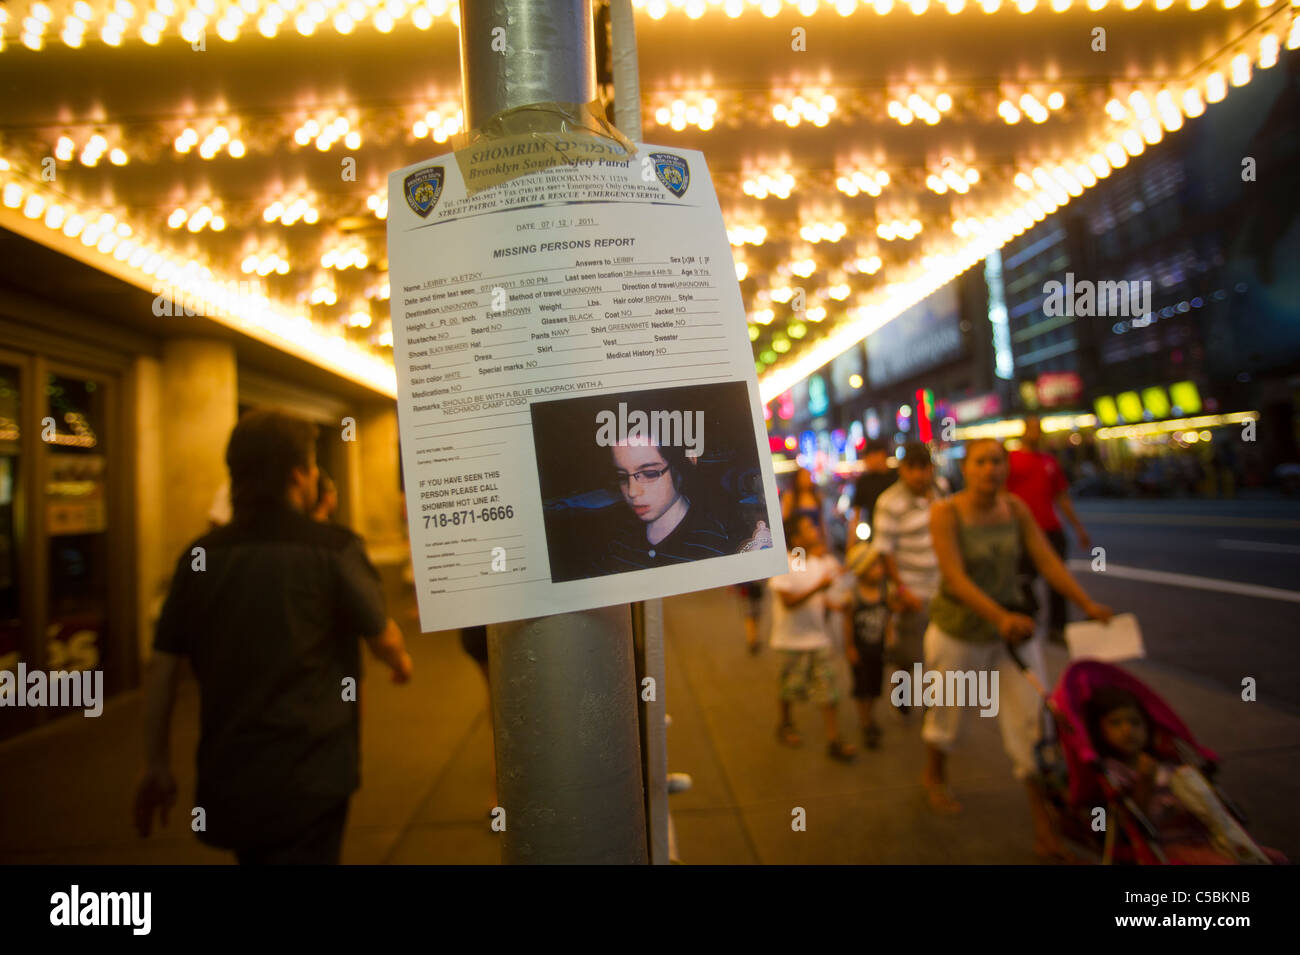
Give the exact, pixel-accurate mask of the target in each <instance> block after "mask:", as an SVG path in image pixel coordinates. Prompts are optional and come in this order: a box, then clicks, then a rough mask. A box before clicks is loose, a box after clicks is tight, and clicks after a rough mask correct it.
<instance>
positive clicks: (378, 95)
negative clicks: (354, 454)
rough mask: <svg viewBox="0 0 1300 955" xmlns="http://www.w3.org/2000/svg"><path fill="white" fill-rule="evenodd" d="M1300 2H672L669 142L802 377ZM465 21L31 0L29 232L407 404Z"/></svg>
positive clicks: (8, 151)
mask: <svg viewBox="0 0 1300 955" xmlns="http://www.w3.org/2000/svg"><path fill="white" fill-rule="evenodd" d="M1297 4H1300V0H1292V3H1291V5H1288V4H1287V3H1286V2H1284V0H1271V2H1269V0H1209V2H1207V0H1016V2H1004V0H984V2H982V3H975V2H968V0H948V2H946V3H943V4H940V3H934V2H930V0H913V2H911V3H909V4H903V3H894V2H893V0H877V2H875V3H874V4H868V3H860V2H855V0H836V2H826V0H822V2H820V3H819V2H816V0H797V2H791V0H787V2H784V3H783V2H781V0H718V2H706V0H642V2H635V3H634V5H635V6H636V7H637V8H638V15H637V30H638V41H639V50H640V70H641V83H642V106H643V114H644V118H645V131H644V132H645V138H646V139H647V140H648V141H651V142H655V143H661V144H666V145H677V146H682V147H689V148H695V149H700V150H702V151H703V152H704V153H705V155H706V157H707V158H708V160H709V165H710V169H711V170H712V172H713V175H714V178H715V180H716V182H717V186H718V191H719V197H720V200H721V202H722V206H723V209H724V212H725V214H726V219H727V225H728V229H729V231H730V232H731V234H732V237H733V245H734V246H735V254H736V259H737V263H738V272H739V271H741V270H743V272H744V277H743V279H742V282H741V287H742V291H743V293H744V298H745V303H746V307H747V309H748V312H749V319H750V327H751V332H750V335H751V340H752V341H753V343H754V354H755V360H756V363H757V367H758V369H759V375H760V379H761V380H762V382H763V392H764V395H765V396H767V397H771V396H772V395H774V394H777V393H779V392H780V391H781V390H783V389H784V388H785V387H788V386H789V385H790V384H792V383H793V382H794V381H796V380H798V379H799V378H801V377H803V376H804V375H806V374H808V373H809V372H811V371H812V370H814V369H815V368H816V367H818V366H820V365H821V364H823V363H824V362H825V361H827V360H829V359H830V358H831V357H833V355H835V354H837V353H838V352H840V351H842V350H843V349H844V348H846V347H848V346H850V345H852V344H853V343H854V342H856V341H859V340H861V339H862V338H863V337H864V336H865V335H866V334H867V333H869V331H870V330H872V329H873V328H875V327H879V325H880V324H882V323H883V322H885V321H888V320H889V319H890V318H892V317H893V316H894V315H896V314H897V313H898V312H900V311H901V310H902V309H903V308H905V307H906V306H907V305H909V304H911V303H912V302H914V301H916V300H917V299H919V298H921V297H923V296H924V295H925V294H927V293H928V292H929V291H930V290H932V289H934V288H936V287H938V286H940V285H942V284H944V283H946V282H947V281H949V280H950V279H951V278H953V277H954V276H956V275H957V274H959V273H960V272H961V271H963V270H964V269H966V268H969V267H970V266H971V265H973V264H975V263H976V262H978V261H979V260H980V259H982V258H983V256H984V255H985V254H987V253H988V252H989V251H990V250H992V249H993V248H996V247H998V246H999V245H1000V244H1001V243H1002V242H1004V241H1006V239H1007V238H1009V237H1010V236H1012V235H1014V234H1016V233H1017V232H1018V231H1023V229H1025V228H1027V227H1028V226H1029V225H1031V224H1032V223H1033V222H1034V221H1035V220H1037V219H1041V218H1042V217H1043V216H1045V215H1047V214H1050V213H1051V212H1052V211H1053V210H1055V209H1056V208H1058V207H1060V206H1061V205H1064V204H1065V203H1067V202H1068V201H1069V200H1070V198H1072V197H1073V196H1076V195H1079V194H1081V192H1082V191H1083V190H1084V189H1086V188H1088V187H1090V186H1092V185H1094V184H1095V183H1096V182H1097V181H1098V179H1099V178H1104V177H1105V176H1106V175H1108V174H1109V172H1110V171H1111V169H1112V168H1114V167H1116V166H1119V165H1123V164H1124V163H1126V162H1128V161H1131V159H1132V157H1134V156H1136V155H1139V154H1140V153H1141V152H1142V151H1143V150H1144V149H1145V148H1146V147H1147V146H1148V145H1149V144H1152V143H1156V142H1159V141H1160V140H1161V138H1162V137H1163V136H1165V135H1169V134H1170V133H1172V132H1175V131H1176V130H1178V129H1179V128H1180V127H1181V126H1182V125H1183V123H1184V122H1187V121H1194V118H1195V117H1196V116H1198V115H1200V113H1201V112H1203V111H1204V110H1205V109H1206V108H1210V109H1215V108H1226V107H1222V106H1215V105H1213V104H1215V103H1217V102H1219V101H1221V100H1223V99H1224V98H1225V96H1226V98H1227V101H1228V102H1231V90H1232V88H1233V86H1237V85H1242V84H1243V83H1246V82H1249V80H1250V78H1251V76H1252V75H1253V73H1254V72H1255V71H1257V70H1260V69H1268V68H1276V67H1274V64H1275V63H1277V61H1278V59H1279V58H1280V57H1284V56H1287V55H1291V54H1288V53H1287V52H1286V51H1287V50H1293V49H1295V47H1296V46H1297V45H1300V28H1297V26H1296V22H1297V20H1296V12H1297V11H1296V5H1297ZM457 20H458V17H457V16H456V10H455V5H454V4H452V5H449V4H447V3H446V2H445V0H421V2H419V3H409V2H405V0H343V2H340V0H239V2H235V0H198V2H192V0H95V2H89V0H79V2H68V0H57V2H51V0H45V2H28V0H10V2H9V3H8V4H7V5H5V6H3V7H0V21H3V49H2V50H0V95H2V96H3V103H4V107H3V111H2V112H0V182H2V183H3V190H4V191H3V200H4V201H3V207H2V208H0V226H3V227H5V228H8V229H10V230H12V231H15V232H18V233H20V234H22V235H25V236H27V237H29V238H31V239H34V240H36V241H38V242H41V243H43V244H45V245H48V246H50V247H52V248H55V249H57V250H60V251H63V252H65V253H67V254H70V255H74V256H75V257H77V258H79V259H81V260H82V261H85V262H88V263H89V264H92V265H95V266H96V267H98V268H101V269H103V270H104V271H107V272H110V273H111V274H114V275H117V276H118V277H120V278H123V279H126V280H127V281H130V282H132V283H134V284H137V285H140V286H142V287H145V288H151V289H152V288H153V287H154V286H155V285H156V284H157V283H164V284H166V285H168V286H171V287H172V288H174V289H176V290H177V291H178V292H179V293H180V294H181V295H185V294H187V293H191V294H194V295H202V296H204V297H206V298H207V299H209V300H213V299H217V297H218V296H219V294H220V293H221V292H222V291H223V290H224V291H225V293H226V295H227V296H228V297H227V298H224V299H217V300H218V305H219V306H220V308H216V309H214V308H213V306H211V305H210V306H209V307H208V310H209V311H210V312H212V311H214V310H215V311H217V312H218V313H219V317H221V320H222V321H224V322H225V323H226V324H229V325H231V326H233V327H236V328H239V329H240V330H242V331H244V332H246V333H247V334H249V335H251V336H253V337H255V338H258V339H261V340H262V341H265V342H269V343H271V344H274V345H276V346H278V347H281V348H283V349H285V350H286V351H290V352H292V353H295V354H299V355H302V356H303V357H306V358H308V359H309V360H312V361H315V362H316V363H318V364H321V365H324V366H325V367H328V368H331V369H332V370H335V371H338V372H340V373H342V374H344V375H347V376H348V377H350V378H352V379H354V380H357V381H362V382H364V383H366V384H369V385H370V386H372V387H374V388H377V389H378V390H380V391H383V392H386V393H389V394H391V393H393V388H394V385H393V372H392V367H391V358H390V357H389V355H388V352H387V349H388V347H389V345H390V343H391V330H390V328H389V324H388V308H387V301H386V295H387V276H386V271H385V269H386V253H385V248H384V246H385V234H384V222H383V218H382V215H383V214H384V212H385V211H386V210H385V207H384V204H383V198H384V189H385V181H386V176H387V173H388V172H389V171H390V170H392V169H396V168H399V167H401V166H404V165H407V164H410V163H413V162H417V161H419V160H420V159H422V158H426V157H428V156H432V155H436V154H438V153H440V152H443V151H445V150H446V149H447V148H448V147H447V145H446V143H447V140H448V137H454V135H455V134H456V133H457V132H459V131H460V120H459V95H460V93H459V86H460V83H459V52H458V37H457V30H458V26H457ZM1098 28H1101V29H1103V30H1104V31H1105V36H1104V46H1105V50H1104V51H1101V50H1098V49H1095V47H1098V46H1101V45H1102V44H1101V40H1100V39H1099V36H1100V35H1099V34H1098V33H1097V32H1096V31H1097V29H1098ZM799 30H802V32H801V33H800V32H798V31H799ZM200 37H202V44H201V45H202V47H203V49H202V50H196V49H194V48H193V47H194V46H197V45H199V44H198V43H197V42H196V41H198V40H199V38H200ZM800 46H802V47H803V49H799V47H800ZM1281 68H1283V69H1284V68H1285V67H1281ZM348 157H350V158H351V159H354V160H355V179H349V178H348V177H347V176H346V175H345V163H344V160H345V158H348ZM51 171H52V173H53V178H52V179H51V178H50V173H51ZM43 172H44V174H45V175H44V176H42V173H43ZM760 237H761V238H762V241H761V243H760V242H756V240H758V239H759V238H760ZM237 282H244V283H246V284H245V285H243V286H238V285H236V284H235V283H237ZM251 283H258V284H257V287H256V289H254V287H253V285H252V284H251ZM800 290H802V293H800ZM253 291H257V292H258V293H265V296H266V297H265V298H259V297H256V296H254V295H253V294H251V293H252V292H253ZM801 299H802V302H801ZM800 304H802V305H803V308H802V310H798V309H797V306H799V305H800ZM222 309H224V311H223V310H222Z"/></svg>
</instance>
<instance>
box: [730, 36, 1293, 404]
mask: <svg viewBox="0 0 1300 955" xmlns="http://www.w3.org/2000/svg"><path fill="white" fill-rule="evenodd" d="M1252 35H1253V38H1254V49H1255V51H1256V54H1255V56H1254V57H1253V58H1252V56H1251V55H1250V54H1248V53H1247V52H1246V49H1247V47H1246V46H1245V45H1244V44H1242V45H1234V46H1233V47H1232V48H1230V49H1228V50H1226V51H1224V53H1223V54H1222V55H1221V56H1220V57H1218V58H1217V59H1216V60H1215V61H1213V62H1212V63H1211V64H1209V66H1208V67H1207V68H1206V69H1205V70H1204V71H1203V72H1202V73H1201V75H1200V76H1199V77H1198V78H1197V79H1196V80H1195V81H1194V82H1191V83H1188V84H1186V85H1185V86H1184V87H1183V88H1182V89H1181V90H1178V89H1172V88H1169V87H1165V88H1163V89H1161V90H1160V91H1159V92H1157V93H1155V94H1154V95H1151V94H1150V93H1149V92H1143V91H1142V90H1137V89H1135V90H1133V91H1132V93H1130V95H1129V96H1128V98H1127V102H1124V101H1120V100H1119V99H1118V98H1115V99H1113V100H1112V101H1111V102H1110V103H1108V105H1107V113H1108V118H1109V119H1110V121H1111V128H1110V129H1109V130H1108V131H1107V132H1105V133H1104V134H1103V135H1102V137H1101V138H1100V139H1099V140H1097V141H1094V142H1093V143H1091V144H1090V145H1089V146H1088V147H1087V148H1085V149H1082V150H1081V151H1080V153H1079V154H1078V155H1076V157H1075V158H1073V159H1069V160H1065V161H1055V162H1050V163H1042V164H1040V165H1038V166H1036V167H1035V168H1034V169H1033V170H1032V171H1022V172H1020V173H1018V174H1017V176H1016V177H1015V185H1016V186H1017V187H1018V189H1019V190H1021V195H1022V198H1019V199H1017V198H1015V197H1014V196H1013V197H1012V198H1011V199H1010V200H1009V201H1005V202H1002V203H1000V204H998V205H996V206H994V207H991V208H987V207H986V208H984V209H982V210H980V211H979V212H978V213H972V214H970V215H967V216H965V217H962V218H957V217H955V219H954V222H953V224H952V231H953V234H954V236H955V237H956V240H958V241H954V242H951V243H943V244H942V247H941V248H938V249H936V250H934V251H933V252H932V253H931V254H930V255H927V256H925V257H924V258H923V259H922V261H921V263H920V268H917V266H916V264H915V263H913V264H912V265H911V266H910V267H905V268H904V269H903V270H902V272H903V277H902V278H900V279H899V280H897V281H893V282H890V283H889V284H887V285H886V286H885V288H884V289H883V290H880V291H877V292H874V293H869V294H867V295H864V296H859V297H858V299H857V303H856V304H855V305H853V306H851V307H849V308H847V309H845V310H844V313H843V316H844V317H843V319H842V320H840V321H839V322H836V323H832V324H831V327H830V329H829V331H828V334H826V335H825V336H824V337H822V338H820V339H818V340H816V341H814V342H811V343H810V344H808V345H806V346H805V347H804V348H802V349H800V350H799V351H798V352H797V353H796V354H794V355H793V356H792V358H791V359H789V360H787V361H786V362H784V363H782V364H780V365H778V364H777V363H778V361H779V359H780V356H781V354H782V353H783V352H788V351H789V350H790V349H789V348H788V347H784V348H783V349H781V350H778V349H777V348H775V347H769V348H767V349H764V350H763V351H762V352H761V353H760V354H759V356H758V360H757V361H756V362H755V367H756V369H757V370H758V373H759V376H760V391H761V393H762V396H763V399H764V400H770V399H771V398H772V397H774V396H775V395H778V394H780V393H781V392H782V391H784V390H786V389H787V388H789V387H790V386H792V385H793V384H794V383H795V382H797V381H799V380H801V379H802V378H805V377H807V376H808V375H809V374H810V373H812V372H813V371H815V370H816V369H817V368H820V367H821V366H822V365H824V364H826V363H827V362H828V361H830V360H831V359H832V358H834V357H835V356H836V355H838V354H840V353H842V352H843V351H845V350H846V349H848V348H850V347H852V346H853V345H855V344H857V343H858V342H860V341H862V340H863V339H864V338H865V337H866V336H867V335H869V334H870V333H871V332H872V331H875V330H876V329H877V328H879V327H880V326H881V325H883V324H885V323H886V322H888V321H889V320H891V319H892V318H894V317H895V316H896V315H898V314H899V313H901V312H902V311H903V310H905V309H906V308H908V307H910V306H912V305H914V304H916V303H917V302H919V301H921V300H922V299H924V298H925V297H926V296H928V295H929V294H931V293H932V292H934V291H936V290H937V289H939V288H941V287H942V286H944V285H946V284H947V283H948V282H950V281H952V280H953V279H954V278H956V277H957V276H958V275H960V274H961V273H962V272H964V271H965V270H966V269H968V268H970V267H971V266H973V265H975V264H976V263H977V262H980V261H982V260H983V259H984V258H985V257H986V256H987V255H988V254H989V253H990V252H992V251H993V250H994V249H997V248H1000V247H1001V246H1002V245H1003V244H1005V243H1006V242H1007V241H1009V240H1010V239H1011V238H1013V237H1014V236H1016V235H1019V234H1021V233H1023V232H1024V231H1026V230H1027V229H1029V228H1030V227H1032V226H1033V225H1034V224H1035V223H1037V222H1040V221H1042V219H1044V218H1045V217H1046V216H1047V215H1050V214H1051V213H1052V212H1055V211H1056V210H1057V209H1059V208H1060V207H1062V206H1064V205H1065V204H1066V203H1068V202H1069V201H1070V199H1071V198H1074V197H1076V196H1079V195H1082V193H1083V191H1084V190H1085V189H1087V188H1090V187H1091V186H1093V185H1095V184H1096V183H1097V181H1098V180H1099V179H1102V178H1105V177H1106V176H1108V175H1110V173H1111V171H1112V170H1114V169H1118V168H1120V167H1122V166H1124V165H1126V164H1127V163H1128V161H1129V159H1130V158H1132V157H1137V156H1139V155H1141V154H1142V153H1143V152H1144V151H1145V149H1146V147H1147V146H1148V145H1154V144H1156V143H1159V142H1160V141H1161V140H1162V139H1163V136H1164V133H1165V132H1166V131H1174V130H1176V129H1179V128H1181V126H1182V123H1183V119H1184V117H1186V118H1195V117H1196V116H1199V115H1201V114H1202V113H1203V112H1204V111H1205V108H1206V104H1214V103H1218V102H1221V101H1222V100H1223V99H1224V98H1225V97H1226V95H1227V92H1228V89H1229V87H1230V86H1238V87H1240V86H1244V85H1246V84H1247V83H1249V82H1250V81H1251V79H1252V77H1253V66H1254V64H1257V65H1258V66H1259V68H1261V69H1268V68H1270V67H1272V66H1274V65H1275V64H1276V63H1277V61H1278V55H1279V48H1280V46H1281V45H1282V42H1283V40H1282V37H1283V36H1285V45H1286V48H1287V49H1288V50H1295V49H1297V48H1300V14H1294V15H1292V16H1290V17H1285V18H1277V17H1274V18H1270V19H1269V20H1266V21H1265V22H1264V23H1262V24H1260V25H1259V26H1258V27H1257V28H1256V29H1255V30H1254V31H1252ZM748 228H749V229H750V230H751V233H752V232H753V230H754V229H755V228H756V227H755V226H753V225H752V224H751V225H750V226H749V227H748ZM769 311H770V310H768V309H756V310H751V312H750V321H751V323H758V324H768V323H770V322H771V321H772V318H771V317H769V315H768V312H769ZM806 318H807V316H806V315H803V316H801V315H798V314H796V315H794V317H793V318H792V319H791V322H790V325H791V326H799V327H801V328H802V327H803V325H804V320H805V319H806ZM764 319H766V321H764ZM750 336H751V340H756V339H757V338H758V337H759V336H758V335H755V334H754V333H753V332H752V331H751V333H750ZM774 366H775V367H774Z"/></svg>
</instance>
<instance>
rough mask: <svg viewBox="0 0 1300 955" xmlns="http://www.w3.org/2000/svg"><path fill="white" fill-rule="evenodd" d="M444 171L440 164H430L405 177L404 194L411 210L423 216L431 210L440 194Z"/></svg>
mask: <svg viewBox="0 0 1300 955" xmlns="http://www.w3.org/2000/svg"><path fill="white" fill-rule="evenodd" d="M444 179H446V172H445V171H444V170H443V167H442V166H430V167H429V168H428V169H420V170H418V171H416V172H413V173H411V174H410V175H409V176H407V177H406V181H405V182H404V183H403V184H402V186H403V191H404V193H405V195H406V204H407V205H408V206H410V207H411V211H412V212H414V213H415V214H416V215H418V216H420V217H421V218H423V217H424V216H427V215H428V214H429V213H430V212H432V211H433V207H434V206H436V205H437V204H438V197H439V196H441V195H442V183H443V180H444Z"/></svg>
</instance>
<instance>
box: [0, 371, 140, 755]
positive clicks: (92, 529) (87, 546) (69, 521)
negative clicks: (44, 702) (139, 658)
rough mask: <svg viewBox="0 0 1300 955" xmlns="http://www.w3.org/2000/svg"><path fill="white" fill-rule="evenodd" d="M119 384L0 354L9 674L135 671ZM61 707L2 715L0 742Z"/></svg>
mask: <svg viewBox="0 0 1300 955" xmlns="http://www.w3.org/2000/svg"><path fill="white" fill-rule="evenodd" d="M118 384H119V383H118V379H117V376H116V375H114V374H113V373H111V372H107V371H104V370H99V369H94V368H86V367H78V366H74V365H70V364H66V363H63V362H59V361H54V360H51V359H48V358H45V357H44V356H42V355H36V354H26V353H22V352H15V351H8V350H0V669H6V670H11V671H14V672H16V671H17V669H18V665H19V664H20V663H22V664H24V665H25V668H26V670H27V671H28V672H31V671H34V670H45V671H52V670H65V671H68V672H79V671H83V670H101V671H103V674H104V689H105V691H106V693H108V694H112V693H115V692H118V691H120V690H121V689H123V688H124V687H126V686H128V685H130V683H131V681H132V680H133V678H134V674H133V673H132V672H129V671H130V670H131V669H132V662H131V656H130V650H131V647H130V641H129V639H128V635H129V633H130V629H129V627H127V626H126V621H125V616H124V614H125V610H126V601H125V600H124V597H125V594H126V585H127V581H128V580H129V577H128V572H127V570H126V568H127V567H128V566H129V557H128V554H127V553H126V549H127V538H126V535H124V534H123V533H122V532H123V529H124V524H125V521H124V519H123V515H122V514H121V508H122V503H123V500H124V499H123V493H124V487H123V483H124V482H123V481H122V479H121V476H120V470H119V469H120V461H119V458H120V454H119V449H117V448H116V447H115V444H114V442H115V440H116V437H117V435H118V434H119V433H120V432H119V430H118V428H117V427H116V422H117V415H118V407H117V401H118V400H119V398H118V391H119V389H118ZM62 715H66V714H65V713H63V712H62V711H57V710H55V711H51V710H47V709H41V708H36V709H30V708H14V707H2V708H0V737H5V736H9V735H12V734H14V733H17V732H21V731H22V730H24V729H28V728H31V727H32V726H34V725H37V724H39V723H42V722H45V721H47V720H49V719H53V718H57V717H59V716H62Z"/></svg>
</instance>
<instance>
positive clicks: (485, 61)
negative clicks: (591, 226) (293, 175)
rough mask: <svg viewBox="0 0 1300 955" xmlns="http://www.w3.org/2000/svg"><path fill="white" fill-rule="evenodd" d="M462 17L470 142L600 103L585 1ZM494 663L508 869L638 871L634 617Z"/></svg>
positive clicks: (535, 640) (542, 641) (609, 611)
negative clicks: (558, 108) (532, 110)
mask: <svg viewBox="0 0 1300 955" xmlns="http://www.w3.org/2000/svg"><path fill="white" fill-rule="evenodd" d="M460 16H461V30H460V36H461V79H462V83H463V88H464V97H465V125H466V128H467V129H470V130H474V129H478V128H480V127H482V126H483V125H485V124H486V123H487V122H488V121H489V120H490V119H491V118H492V117H493V116H495V115H496V114H498V113H501V112H503V111H505V110H511V109H517V108H519V107H521V106H528V105H531V104H535V103H548V102H549V103H554V102H558V103H589V102H591V101H592V100H594V99H595V98H596V75H595V74H596V68H595V48H594V36H593V28H592V13H591V4H590V2H589V0H461V4H460ZM557 121H558V120H557ZM488 655H489V668H490V679H491V684H492V722H493V729H494V734H495V744H496V763H497V781H498V782H497V785H498V801H499V804H500V808H501V809H503V810H504V817H503V818H504V823H505V829H504V831H502V832H501V839H502V860H503V861H504V862H507V863H528V862H535V863H634V864H635V863H645V862H646V861H647V849H646V826H645V803H644V790H643V787H642V779H641V754H640V739H639V731H638V724H637V705H638V697H637V693H636V668H635V661H634V657H633V644H632V621H631V615H630V611H629V608H628V606H627V605H626V604H622V605H619V606H614V607H605V608H601V609H597V610H587V611H582V612H578V613H564V614H556V615H553V616H548V617H539V618H535V619H531V620H522V621H515V622H512V623H506V624H498V625H493V626H490V627H489V628H488ZM498 815H499V814H498Z"/></svg>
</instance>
